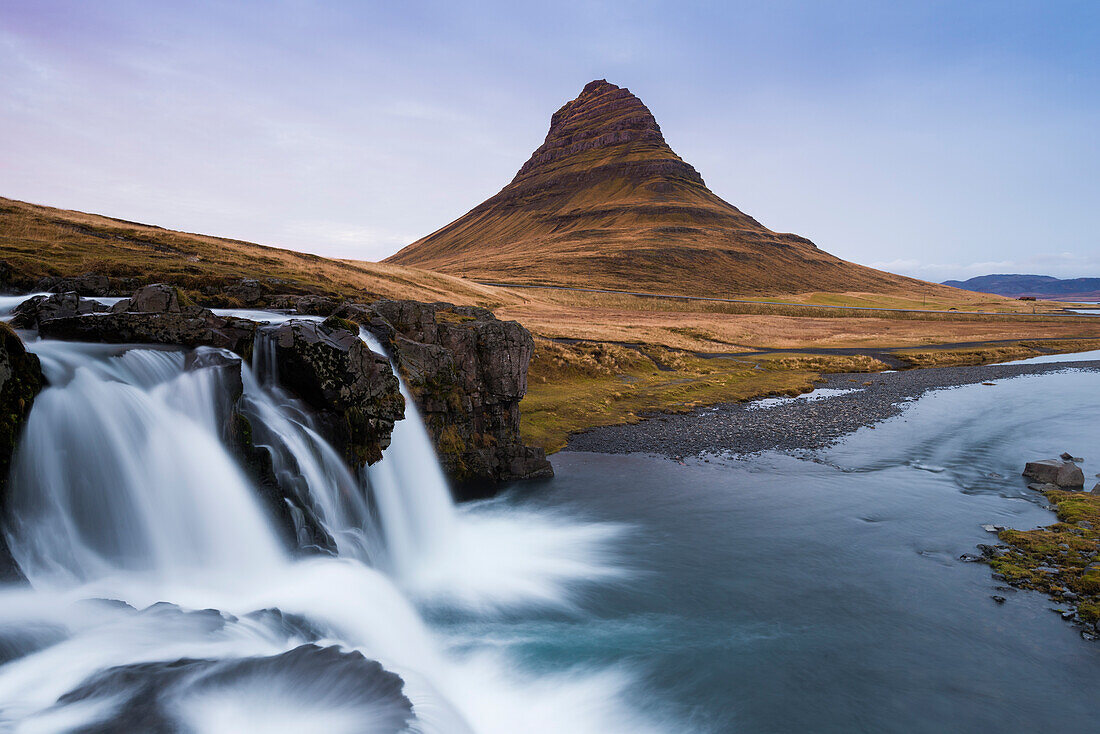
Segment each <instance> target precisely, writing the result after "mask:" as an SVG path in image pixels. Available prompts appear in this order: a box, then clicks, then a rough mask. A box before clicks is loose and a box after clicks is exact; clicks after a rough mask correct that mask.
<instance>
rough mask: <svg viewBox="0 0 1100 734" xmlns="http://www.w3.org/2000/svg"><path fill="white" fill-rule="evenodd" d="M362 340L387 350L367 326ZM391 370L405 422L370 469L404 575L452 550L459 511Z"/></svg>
mask: <svg viewBox="0 0 1100 734" xmlns="http://www.w3.org/2000/svg"><path fill="white" fill-rule="evenodd" d="M359 336H360V338H361V339H362V340H363V341H364V342H366V344H367V346H368V347H370V349H371V351H373V352H377V353H378V354H385V353H386V350H385V349H384V348H383V347H382V345H381V343H379V341H378V340H377V339H376V338H375V337H374V336H373V335H372V334H371V333H370V332H369V331H367V330H366V329H360V333H359ZM392 366H393V372H394V374H395V375H397V379H398V380H399V382H400V386H401V395H402V397H404V398H405V420H403V421H399V422H398V423H397V424H396V425H394V429H393V435H392V437H391V441H390V448H389V449H388V450H387V451H386V458H385V460H384V461H380V462H378V463H377V464H375V465H374V466H371V467H369V468H368V470H367V473H368V476H369V478H370V485H371V489H372V490H373V492H374V497H375V499H376V501H377V502H378V509H379V515H380V519H381V522H382V528H383V529H384V533H385V536H386V543H387V545H388V546H389V548H390V551H391V557H392V558H393V559H394V566H395V567H394V571H395V572H396V573H397V574H399V575H401V576H404V577H406V578H407V577H408V576H409V575H410V574H413V573H415V572H416V570H417V569H419V568H423V567H424V566H425V565H430V564H432V563H434V562H436V561H437V560H438V558H439V556H440V554H441V553H444V552H446V551H447V549H448V548H449V549H452V550H453V549H454V540H455V522H456V520H455V509H454V503H453V501H452V500H451V494H450V490H449V489H448V487H447V479H446V477H444V475H443V469H442V468H441V467H440V465H439V460H438V458H436V455H435V447H434V445H433V444H432V440H431V437H430V436H429V435H428V431H427V429H426V428H425V427H424V422H423V421H422V420H421V419H420V413H419V411H418V410H417V407H416V401H415V400H414V399H413V396H412V393H411V392H410V391H409V387H408V385H407V384H406V383H405V379H404V378H403V377H402V376H401V371H400V370H399V369H398V366H397V364H396V363H393V365H392Z"/></svg>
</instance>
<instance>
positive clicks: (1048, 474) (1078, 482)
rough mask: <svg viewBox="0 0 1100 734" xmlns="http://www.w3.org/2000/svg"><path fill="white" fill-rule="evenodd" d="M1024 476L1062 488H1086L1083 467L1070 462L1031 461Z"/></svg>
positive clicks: (1051, 460)
mask: <svg viewBox="0 0 1100 734" xmlns="http://www.w3.org/2000/svg"><path fill="white" fill-rule="evenodd" d="M1024 476H1025V477H1028V478H1029V479H1034V480H1036V481H1038V482H1042V483H1045V484H1053V485H1056V486H1058V487H1062V488H1074V487H1077V488H1080V487H1084V486H1085V474H1084V472H1082V471H1081V467H1079V466H1077V465H1076V464H1074V463H1073V462H1070V461H1059V460H1057V459H1045V460H1043V461H1029V462H1027V465H1026V466H1025V467H1024Z"/></svg>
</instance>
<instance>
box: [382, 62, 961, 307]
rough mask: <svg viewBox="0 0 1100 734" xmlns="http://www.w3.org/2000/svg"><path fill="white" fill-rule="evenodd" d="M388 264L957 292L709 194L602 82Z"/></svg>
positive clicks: (538, 279)
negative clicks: (851, 254) (888, 269)
mask: <svg viewBox="0 0 1100 734" xmlns="http://www.w3.org/2000/svg"><path fill="white" fill-rule="evenodd" d="M386 262H389V263H394V264H397V265H407V266H414V267H419V268H425V269H427V270H434V271H438V272H444V273H450V274H453V275H461V276H463V277H467V278H477V279H480V280H489V281H496V282H505V283H518V284H528V285H532V284H539V285H565V286H582V287H587V288H592V287H595V288H608V289H613V290H626V291H644V292H650V293H674V294H686V295H701V296H714V295H724V296H728V295H732V294H742V295H747V294H763V293H768V294H779V293H784V294H786V293H804V292H807V291H815V290H822V291H873V292H895V291H905V290H911V289H913V288H914V287H917V286H919V287H921V288H923V289H925V290H928V289H932V290H939V291H941V292H942V293H944V294H947V293H950V292H951V291H950V290H949V289H947V288H941V287H940V286H935V285H932V284H928V283H922V282H920V281H916V280H913V279H910V278H903V277H901V276H898V275H893V274H891V273H884V272H881V271H877V270H872V269H871V268H865V267H862V266H859V265H855V264H853V263H850V262H846V261H844V260H841V259H840V258H837V257H834V256H833V255H830V254H829V253H827V252H824V251H822V250H820V249H818V248H817V247H816V246H815V245H814V244H813V243H812V242H810V241H809V240H808V239H806V238H804V237H799V236H797V235H793V234H782V233H778V232H773V231H772V230H770V229H768V228H767V227H765V226H764V225H762V224H761V223H760V222H758V221H756V220H755V219H753V218H752V217H751V216H749V215H747V214H745V213H744V212H742V211H740V210H739V209H738V208H737V207H735V206H733V205H732V204H730V203H728V202H726V201H724V200H723V199H721V198H720V197H718V196H717V195H716V194H715V193H714V192H712V191H711V190H710V189H709V188H707V186H706V184H705V183H704V181H703V178H702V177H701V176H700V175H699V173H698V171H696V170H695V169H694V168H693V167H692V166H691V165H690V164H688V163H687V162H685V161H684V160H683V159H681V158H680V157H679V156H678V155H677V154H676V153H675V152H674V151H673V150H672V148H671V147H670V146H669V145H668V143H667V142H666V141H665V138H664V134H663V133H662V131H661V128H660V126H659V125H658V124H657V121H656V119H655V118H654V116H653V114H652V113H651V112H650V111H649V109H648V108H647V107H646V106H645V105H644V104H643V103H642V101H641V100H640V99H638V97H636V96H635V95H634V94H632V93H631V92H630V90H628V89H624V88H621V87H618V86H616V85H614V84H609V83H608V82H607V81H606V80H603V79H599V80H596V81H593V82H590V83H589V84H587V85H586V86H585V87H584V89H583V90H582V91H581V93H580V95H578V96H577V98H576V99H574V100H571V101H569V102H567V103H565V105H564V106H562V108H561V109H559V110H558V111H557V112H556V113H555V114H554V116H553V117H552V119H551V121H550V130H549V132H547V134H546V139H545V141H544V142H543V144H542V145H541V146H540V147H539V148H538V149H537V150H536V151H535V152H534V153H533V154H532V155H531V158H530V159H529V160H528V161H527V162H526V163H524V164H523V166H522V167H521V168H520V169H519V172H518V173H517V174H516V176H515V178H514V179H513V180H512V182H511V183H509V184H508V185H507V186H505V187H504V188H503V189H502V190H501V191H500V192H499V193H497V194H496V195H495V196H493V197H492V198H490V199H488V200H486V201H484V202H483V203H481V204H479V205H478V206H476V207H474V208H473V209H472V210H470V211H469V212H468V213H467V214H465V215H464V216H462V217H460V218H459V219H457V220H455V221H454V222H451V223H450V224H448V225H446V226H445V227H443V228H441V229H439V230H437V231H435V232H433V233H431V234H429V235H428V236H426V237H424V238H422V239H420V240H417V241H416V242H414V243H412V244H411V245H409V246H408V247H406V248H405V249H403V250H401V251H400V252H398V253H397V254H395V255H393V256H392V257H390V258H389V259H388V260H387V261H386Z"/></svg>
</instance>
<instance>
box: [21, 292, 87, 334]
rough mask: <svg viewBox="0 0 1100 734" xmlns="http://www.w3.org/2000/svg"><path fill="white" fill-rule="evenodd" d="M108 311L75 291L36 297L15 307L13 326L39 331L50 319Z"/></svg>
mask: <svg viewBox="0 0 1100 734" xmlns="http://www.w3.org/2000/svg"><path fill="white" fill-rule="evenodd" d="M106 310H107V307H106V306H104V305H103V304H102V303H99V302H98V301H92V300H89V299H86V298H81V297H80V295H79V294H78V293H76V292H75V291H69V292H67V293H54V294H53V295H49V296H34V297H33V298H29V299H28V300H26V301H23V302H22V303H20V304H19V305H18V306H16V307H15V310H14V311H13V312H12V319H11V325H12V326H13V327H14V328H16V329H37V328H38V325H39V323H41V322H42V321H47V320H49V319H59V318H67V317H70V316H82V315H84V314H89V313H99V312H102V311H106Z"/></svg>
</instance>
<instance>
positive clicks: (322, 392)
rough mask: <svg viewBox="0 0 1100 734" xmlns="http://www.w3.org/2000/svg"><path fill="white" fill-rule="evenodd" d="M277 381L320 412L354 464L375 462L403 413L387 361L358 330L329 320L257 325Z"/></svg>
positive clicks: (322, 421)
mask: <svg viewBox="0 0 1100 734" xmlns="http://www.w3.org/2000/svg"><path fill="white" fill-rule="evenodd" d="M260 340H261V342H263V343H264V344H268V345H270V348H271V349H272V350H273V354H274V359H275V363H276V365H277V370H278V377H279V382H280V384H282V385H283V386H285V387H286V388H288V389H289V390H291V391H292V392H293V393H294V394H295V395H297V396H298V397H299V398H301V399H302V400H304V401H305V402H306V403H308V404H309V405H310V406H311V407H313V408H314V409H315V410H316V411H318V420H319V422H320V424H321V425H322V426H323V427H324V430H325V433H326V434H327V437H328V438H329V439H330V440H331V441H332V442H333V444H334V445H335V446H336V447H337V448H338V449H339V450H342V451H343V454H344V456H345V458H346V459H347V460H348V462H349V463H350V464H351V465H352V466H356V467H357V466H361V465H363V464H364V463H374V462H376V461H378V460H379V459H381V458H382V450H383V449H385V448H386V447H387V446H389V443H390V433H391V432H392V431H393V424H394V421H397V420H400V419H401V418H402V417H403V416H404V412H405V400H404V398H402V397H401V392H400V389H399V386H398V382H397V377H396V376H394V374H393V370H392V369H391V368H390V364H389V360H387V359H386V358H385V357H383V356H382V355H379V354H375V353H373V352H371V351H370V350H369V349H367V347H366V345H365V344H364V343H363V341H362V340H361V339H360V338H359V335H358V333H355V332H352V331H349V330H347V329H343V328H339V327H337V326H334V325H332V324H330V323H328V322H326V323H317V322H316V321H304V320H297V319H292V320H290V321H286V322H284V323H282V324H273V325H267V326H264V327H261V329H260Z"/></svg>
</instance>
